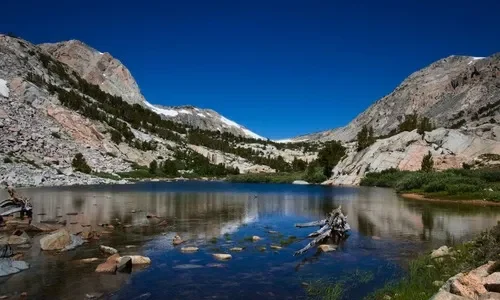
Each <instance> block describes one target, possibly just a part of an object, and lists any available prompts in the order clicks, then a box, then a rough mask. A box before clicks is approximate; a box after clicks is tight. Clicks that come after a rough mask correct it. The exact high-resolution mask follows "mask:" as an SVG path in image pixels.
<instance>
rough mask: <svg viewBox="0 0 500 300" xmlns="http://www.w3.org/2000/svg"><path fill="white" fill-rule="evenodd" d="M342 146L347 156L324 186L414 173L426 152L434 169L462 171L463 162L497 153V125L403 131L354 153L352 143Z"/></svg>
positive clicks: (499, 144) (499, 136) (499, 151)
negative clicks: (395, 171) (381, 174)
mask: <svg viewBox="0 0 500 300" xmlns="http://www.w3.org/2000/svg"><path fill="white" fill-rule="evenodd" d="M346 145H347V146H348V151H347V155H346V157H345V158H344V159H343V160H342V161H341V162H340V163H339V164H338V165H337V166H335V168H334V169H333V175H332V177H331V178H330V180H328V181H327V182H326V183H327V184H333V185H357V184H359V182H360V180H361V178H362V177H363V176H364V175H365V173H367V172H380V171H383V170H387V169H390V168H397V169H400V170H409V171H417V170H420V167H421V163H422V159H423V157H424V156H425V155H426V154H427V153H428V152H429V151H430V152H431V154H432V156H433V160H434V168H435V169H437V170H445V169H450V168H462V166H463V164H464V163H466V164H469V165H473V164H474V163H475V162H476V161H477V160H479V159H480V158H481V156H482V155H484V154H500V126H497V125H495V124H485V125H482V126H478V127H473V128H472V127H471V128H469V129H462V130H457V129H445V128H438V129H436V130H433V131H431V132H426V133H425V134H424V135H420V134H418V133H417V131H416V130H414V131H411V132H409V131H405V132H401V133H399V134H397V135H394V136H392V137H389V138H386V139H380V140H377V141H376V142H375V143H374V144H373V145H371V146H370V147H368V148H366V149H364V150H362V151H357V149H356V143H355V142H351V143H347V144H346Z"/></svg>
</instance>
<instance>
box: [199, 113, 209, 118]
mask: <svg viewBox="0 0 500 300" xmlns="http://www.w3.org/2000/svg"><path fill="white" fill-rule="evenodd" d="M197 115H198V116H200V117H202V118H206V117H207V116H205V115H204V114H201V113H197Z"/></svg>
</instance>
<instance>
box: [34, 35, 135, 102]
mask: <svg viewBox="0 0 500 300" xmlns="http://www.w3.org/2000/svg"><path fill="white" fill-rule="evenodd" d="M39 46H40V48H42V49H43V50H45V51H46V52H47V53H49V54H51V55H52V56H54V57H55V58H57V59H58V60H59V61H61V62H63V63H65V64H67V65H68V66H70V67H71V69H72V70H74V71H75V72H77V73H78V74H79V75H80V76H81V77H82V78H83V79H85V80H87V81H88V82H90V83H93V84H95V85H98V86H100V87H101V89H102V90H104V91H105V92H108V93H110V94H112V95H116V96H121V97H122V98H123V99H124V100H125V101H127V102H129V103H132V104H134V103H137V104H142V103H143V102H144V101H145V99H144V97H143V96H142V94H141V91H140V90H139V86H138V85H137V83H136V82H135V79H134V78H133V77H132V74H130V71H129V70H128V69H127V68H126V67H125V66H124V65H123V64H122V63H121V62H120V61H119V60H117V59H116V58H114V57H112V56H111V55H110V54H109V53H102V52H99V51H97V50H95V49H93V48H91V47H89V46H87V45H86V44H84V43H82V42H81V41H77V40H70V41H66V42H60V43H55V44H41V45H39Z"/></svg>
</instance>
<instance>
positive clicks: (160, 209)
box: [0, 181, 500, 299]
mask: <svg viewBox="0 0 500 300" xmlns="http://www.w3.org/2000/svg"><path fill="white" fill-rule="evenodd" d="M19 192H21V193H22V194H23V195H25V196H27V197H30V198H31V201H32V204H33V207H34V213H33V222H36V223H44V222H47V223H50V222H64V221H66V222H65V223H66V225H65V226H66V227H67V228H68V229H71V227H72V226H81V225H83V224H85V225H86V226H88V225H90V226H91V227H92V228H93V229H94V230H97V231H99V232H100V238H99V239H98V240H92V241H90V242H89V243H86V244H84V245H82V246H80V247H78V248H76V249H74V250H71V251H66V252H46V251H41V250H40V243H39V240H40V237H41V236H43V234H34V235H33V234H31V233H30V235H32V241H31V247H29V248H23V249H17V248H14V249H15V251H16V252H23V253H24V258H23V260H25V261H26V262H27V263H29V264H30V268H29V269H28V270H25V271H22V272H20V273H17V274H14V275H11V276H8V277H0V295H7V296H9V295H11V296H16V295H20V293H21V292H26V293H27V294H28V297H29V299H91V298H100V299H259V298H260V299H307V298H309V297H310V296H311V295H310V290H311V289H313V288H314V287H315V286H316V285H319V284H337V283H341V286H342V293H343V299H362V298H363V297H364V296H366V295H368V294H370V293H371V292H373V291H374V290H376V289H378V288H381V287H383V286H384V285H385V284H387V283H388V282H391V281H394V280H397V279H398V278H401V276H403V275H404V274H405V272H406V271H405V270H406V268H407V265H408V261H409V260H410V259H412V258H415V257H416V256H418V255H420V254H423V253H426V252H428V251H430V250H431V249H434V248H437V247H439V246H442V245H448V246H453V245H454V244H456V243H459V242H463V241H465V240H467V239H470V238H472V237H473V236H474V235H475V234H477V233H479V232H481V231H483V230H485V229H488V228H490V227H492V226H494V225H496V223H497V220H498V219H499V218H498V216H500V207H481V206H470V205H463V204H449V203H446V204H439V203H428V202H422V201H415V200H406V199H403V198H401V197H399V196H398V195H397V194H396V193H395V192H394V191H393V190H391V189H383V188H364V187H330V186H315V185H287V184H283V185H278V184H276V185H275V184H236V183H225V182H197V181H186V182H147V183H137V184H132V185H103V186H77V187H54V188H31V189H21V190H19ZM0 198H1V199H5V198H7V194H6V193H5V191H1V192H0ZM339 205H341V206H342V211H343V212H344V214H346V215H347V219H348V222H349V224H350V226H351V228H352V232H351V235H350V237H349V238H348V239H347V240H346V241H344V242H343V243H341V244H340V245H338V247H337V249H336V251H332V252H327V253H323V252H318V251H316V248H314V249H311V250H309V251H308V252H306V253H305V254H303V255H301V256H294V255H293V254H294V252H295V251H297V250H299V249H301V248H302V247H303V246H305V245H306V244H307V243H308V242H309V241H310V239H309V238H307V235H308V234H309V233H311V232H312V231H314V230H317V229H318V228H316V227H311V228H297V227H295V226H294V224H295V223H302V222H310V221H315V220H320V219H323V218H325V217H326V215H327V214H328V213H329V212H330V211H331V210H332V209H334V208H337V207H338V206H339ZM148 216H149V218H148ZM151 216H157V217H151ZM102 224H113V227H114V229H109V228H107V227H102ZM100 225H101V226H100ZM175 235H179V236H181V237H182V239H183V240H185V241H186V242H185V243H183V244H181V245H178V246H174V245H173V244H172V239H173V237H174V236H175ZM253 236H258V237H260V240H257V241H253V240H252V237H253ZM99 245H106V246H111V247H114V248H116V249H117V250H118V251H119V253H120V254H121V255H127V254H129V255H132V254H139V255H143V256H147V257H149V258H150V259H151V264H150V265H146V266H142V267H134V269H133V271H132V273H130V274H125V273H117V274H114V275H113V274H103V273H96V272H95V269H96V266H97V265H98V264H99V263H102V262H103V261H105V259H106V255H105V254H103V253H101V252H100V250H99ZM188 246H194V247H197V248H198V251H196V252H192V253H185V252H182V251H181V248H182V247H188ZM271 246H273V247H271ZM275 246H279V247H281V249H279V247H275ZM235 247H239V248H243V250H242V251H238V252H236V251H231V250H230V249H231V248H235ZM214 253H228V254H231V255H232V258H231V259H230V260H226V261H218V260H216V259H215V258H214V257H213V255H212V254H214ZM93 257H95V258H98V260H96V261H95V262H92V263H81V261H80V260H81V259H85V258H93Z"/></svg>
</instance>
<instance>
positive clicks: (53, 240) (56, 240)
mask: <svg viewBox="0 0 500 300" xmlns="http://www.w3.org/2000/svg"><path fill="white" fill-rule="evenodd" d="M71 242H72V240H71V235H70V234H69V232H68V231H67V230H66V229H59V230H57V231H55V232H53V233H51V234H49V235H46V236H44V237H42V238H41V239H40V247H41V248H42V250H62V249H64V248H65V247H67V246H68V245H70V244H71Z"/></svg>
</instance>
